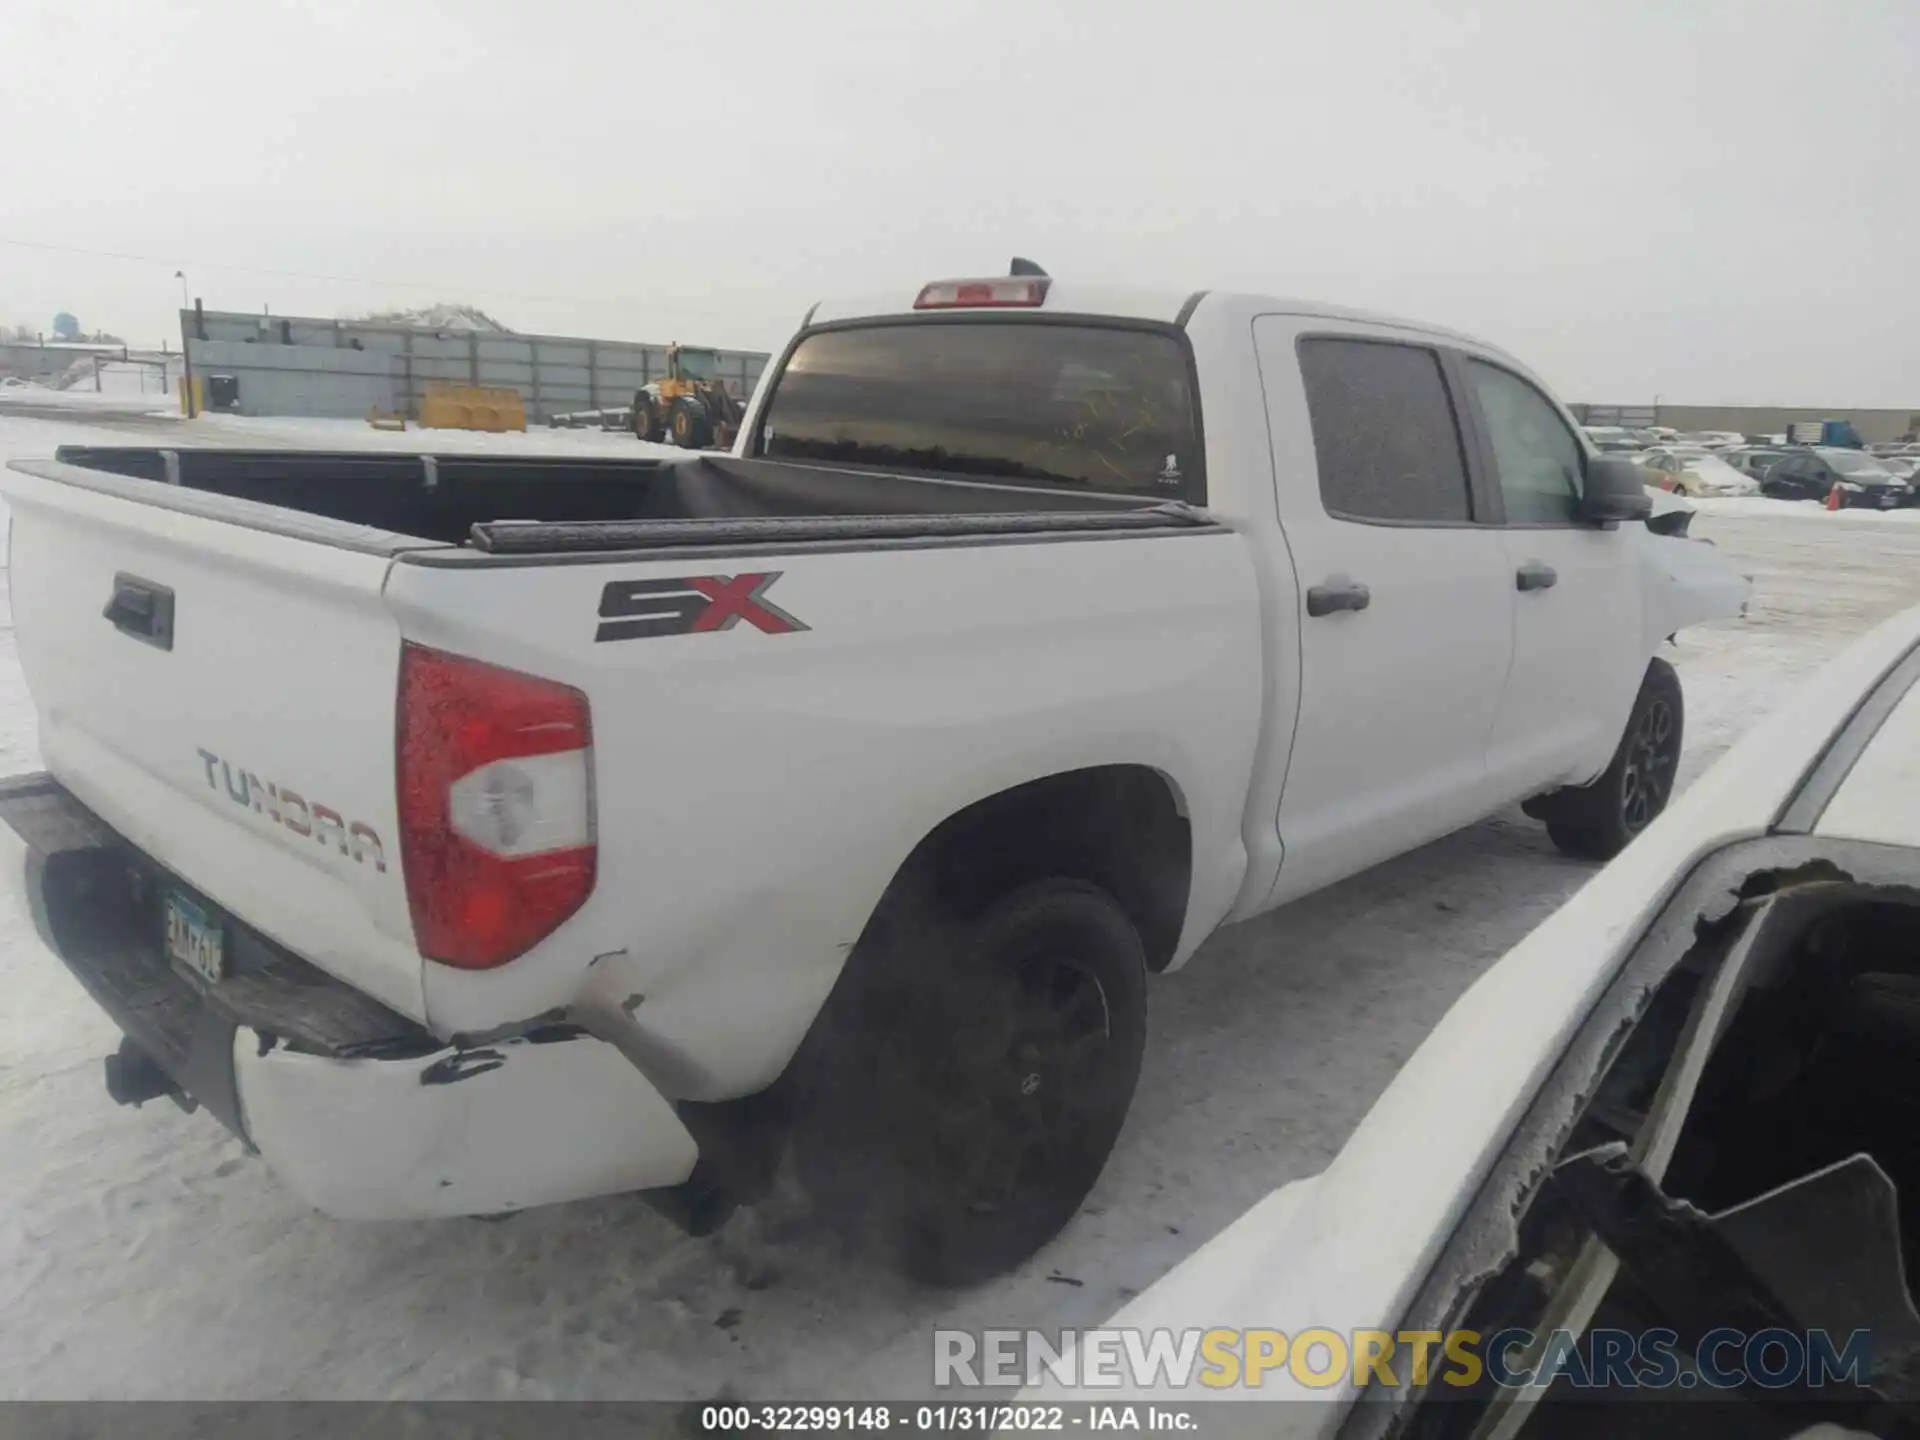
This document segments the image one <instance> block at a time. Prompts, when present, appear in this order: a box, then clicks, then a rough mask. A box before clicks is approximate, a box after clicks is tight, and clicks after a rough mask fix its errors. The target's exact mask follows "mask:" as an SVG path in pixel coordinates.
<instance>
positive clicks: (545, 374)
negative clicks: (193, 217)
mask: <svg viewBox="0 0 1920 1440" xmlns="http://www.w3.org/2000/svg"><path fill="white" fill-rule="evenodd" d="M180 334H181V337H182V340H183V342H184V343H185V345H186V349H187V353H188V356H189V358H190V359H191V361H192V364H193V369H194V373H195V374H196V375H201V376H209V375H215V374H219V375H231V376H233V377H234V379H235V381H236V382H237V387H236V388H237V391H238V398H237V401H236V404H235V408H236V409H237V410H238V411H239V413H241V414H243V415H332V416H364V415H365V414H366V413H367V411H368V409H369V408H374V407H377V408H379V409H383V410H397V411H400V412H401V413H403V414H406V415H409V416H418V414H419V410H420V402H421V400H422V399H424V398H425V396H426V393H427V387H428V386H429V385H486V386H511V387H512V388H513V389H515V390H518V391H519V392H520V398H521V399H522V400H523V401H524V402H525V403H526V407H527V418H528V420H529V421H532V422H544V421H545V420H546V419H547V418H548V417H549V416H552V415H557V414H566V413H568V412H571V411H577V410H598V409H602V408H612V407H616V406H622V405H626V404H629V403H631V401H632V400H633V392H634V391H636V390H638V389H639V388H640V387H641V386H642V385H645V384H646V383H647V382H649V381H651V380H656V379H658V378H660V377H661V376H662V375H663V374H665V372H666V368H667V347H666V346H665V345H650V344H633V343H628V342H624V341H617V340H589V339H583V338H581V337H578V336H563V335H502V334H498V333H494V332H489V331H467V330H435V329H432V328H427V327H421V326H411V325H383V324H374V323H372V322H369V321H360V320H322V319H316V318H313V317H311V316H298V315H267V314H260V315H249V314H242V313H238V312H235V311H216V310H183V311H181V312H180ZM718 355H719V378H720V379H721V380H722V382H723V383H725V385H726V386H727V388H728V389H729V390H731V391H733V393H734V394H736V395H738V396H740V397H741V398H742V399H744V398H745V397H746V396H747V395H749V394H751V393H752V391H753V387H754V386H755V385H756V384H758V383H759V380H760V374H761V371H762V370H764V369H765V368H766V364H767V360H768V358H769V357H768V356H767V355H766V354H765V353H764V352H761V351H750V350H721V351H719V352H718Z"/></svg>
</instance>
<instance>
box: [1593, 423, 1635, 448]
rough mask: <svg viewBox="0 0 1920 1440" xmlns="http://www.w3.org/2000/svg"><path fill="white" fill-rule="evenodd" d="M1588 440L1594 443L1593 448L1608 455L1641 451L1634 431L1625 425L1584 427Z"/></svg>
mask: <svg viewBox="0 0 1920 1440" xmlns="http://www.w3.org/2000/svg"><path fill="white" fill-rule="evenodd" d="M1581 429H1582V430H1583V431H1584V432H1585V434H1586V437H1587V439H1589V440H1591V441H1592V442H1593V448H1594V449H1596V450H1599V451H1601V452H1603V453H1606V454H1618V453H1624V452H1628V451H1634V450H1639V449H1641V448H1643V447H1642V445H1641V442H1640V441H1639V440H1638V439H1637V438H1636V437H1635V436H1634V433H1633V431H1631V430H1629V429H1627V428H1626V427H1625V426H1623V425H1583V426H1582V427H1581Z"/></svg>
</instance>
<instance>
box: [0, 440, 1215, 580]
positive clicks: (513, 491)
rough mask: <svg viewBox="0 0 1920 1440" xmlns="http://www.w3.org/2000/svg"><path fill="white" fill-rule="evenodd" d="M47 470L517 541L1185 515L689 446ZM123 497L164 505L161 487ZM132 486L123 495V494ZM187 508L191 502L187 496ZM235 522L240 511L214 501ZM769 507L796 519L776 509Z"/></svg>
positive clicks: (672, 542) (130, 452) (1141, 521)
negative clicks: (618, 453) (680, 449)
mask: <svg viewBox="0 0 1920 1440" xmlns="http://www.w3.org/2000/svg"><path fill="white" fill-rule="evenodd" d="M55 464H56V465H57V466H58V467H60V468H59V469H58V470H54V469H51V468H48V469H42V468H40V467H39V466H33V465H32V462H27V465H23V467H22V468H29V467H31V469H32V472H33V473H39V474H42V475H44V476H45V477H46V478H49V479H62V480H66V481H69V482H71V483H75V484H83V485H89V486H92V487H94V488H103V489H108V490H112V491H115V492H116V493H122V494H125V493H127V492H126V489H125V487H124V485H123V483H122V482H123V480H124V479H131V480H135V481H143V482H150V483H153V484H156V485H166V486H169V487H174V491H173V493H174V495H175V496H180V497H181V498H184V496H183V494H182V492H189V493H191V492H198V493H200V494H203V495H209V496H225V497H229V498H231V499H235V500H241V501H247V502H252V503H253V504H255V505H266V506H273V507H276V508H277V509H280V510H283V511H292V512H298V513H300V514H305V515H313V516H319V517H323V518H325V519H329V520H335V521H342V522H345V523H347V524H350V525H355V526H361V527H365V528H366V529H368V530H370V531H375V532H384V533H386V534H389V535H392V536H403V537H412V538H414V539H417V540H420V541H424V542H428V543H429V544H438V545H448V546H463V547H471V548H473V549H477V550H481V551H493V552H509V551H510V552H513V553H518V554H526V553H541V552H546V551H575V552H578V551H582V550H599V549H628V548H652V547H655V546H676V545H690V544H753V543H760V542H767V543H779V544H787V543H792V542H795V541H807V540H815V541H818V540H847V539H869V538H870V539H884V538H899V537H902V536H921V535H930V534H949V535H953V534H976V533H979V532H980V531H982V530H992V531H1007V532H1013V533H1019V532H1036V531H1046V530H1053V529H1078V530H1087V529H1104V528H1115V529H1122V530H1132V529H1139V528H1152V527H1154V526H1159V525H1168V524H1179V523H1183V521H1184V523H1192V519H1191V518H1190V517H1192V516H1193V514H1194V512H1191V511H1187V510H1186V509H1185V508H1184V507H1179V506H1164V505H1158V504H1156V502H1155V501H1154V500H1152V499H1151V498H1150V497H1144V496H1128V495H1111V494H1101V493H1098V492H1082V491H1074V490H1069V489H1052V488H1049V489H1040V488H1037V487H1034V486H1031V485H1008V484H996V483H993V482H990V481H988V482H983V481H978V480H952V479H944V478H938V477H929V476H917V475H905V474H892V473H885V472H876V471H869V470H851V469H837V468H832V467H827V466H814V465H802V464H793V463H789V462H782V461H772V460H741V459H735V458H734V457H732V456H723V455H702V456H689V457H687V458H686V459H672V460H657V459H632V460H620V459H608V458H603V457H598V456H581V457H573V456H566V457H556V458H547V457H538V458H535V457H524V456H508V455H502V456H495V455H419V454H398V453H391V452H353V451H348V452H318V451H290V450H232V449H200V450H191V449H189V450H169V449H154V448H130V447H126V448H123V447H110V446H79V445H68V446H62V447H61V448H60V449H59V450H58V451H57V452H56V453H55ZM140 489H141V491H142V492H143V493H141V494H139V495H138V496H137V498H139V499H142V500H145V501H147V502H148V503H151V504H158V505H167V504H168V503H169V500H168V498H167V496H166V493H165V492H163V491H158V490H151V489H148V488H147V487H146V486H144V485H143V486H141V487H140ZM129 498H136V497H129ZM196 508H199V507H196ZM220 518H228V519H234V520H237V521H240V522H241V523H245V519H244V517H243V515H242V514H239V513H235V514H232V515H226V516H221V517H220ZM783 522H807V523H794V524H787V523H783Z"/></svg>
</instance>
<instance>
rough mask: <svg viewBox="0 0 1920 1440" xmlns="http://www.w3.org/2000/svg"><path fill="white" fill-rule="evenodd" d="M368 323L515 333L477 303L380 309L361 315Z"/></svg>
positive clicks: (484, 332)
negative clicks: (375, 312)
mask: <svg viewBox="0 0 1920 1440" xmlns="http://www.w3.org/2000/svg"><path fill="white" fill-rule="evenodd" d="M360 318H361V319H362V320H363V321H365V322H366V323H367V324H369V325H412V326H415V327H416V328H418V329H421V330H456V331H459V332H460V333H461V334H465V333H467V332H468V331H475V332H478V333H479V334H482V335H511V334H513V333H514V332H513V331H512V330H510V329H508V328H507V327H506V326H505V325H502V324H501V323H500V322H499V321H498V320H496V319H494V318H493V317H492V316H491V315H489V314H487V312H486V311H484V310H482V309H481V308H480V307H479V306H478V305H455V304H450V303H447V302H442V303H440V304H438V305H423V306H421V307H420V308H419V309H416V310H382V311H380V312H379V313H378V314H374V315H362V316H361V317H360Z"/></svg>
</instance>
